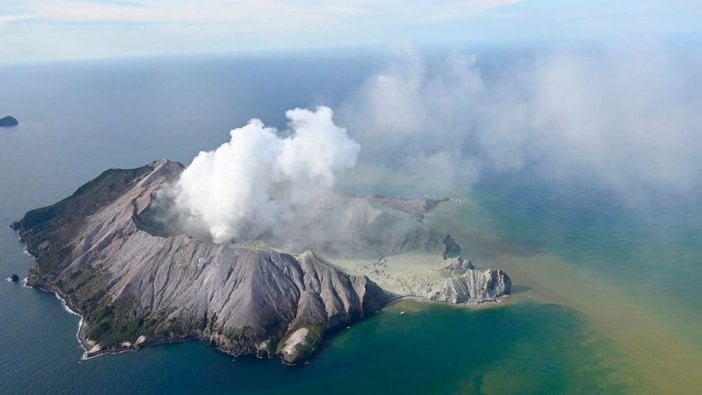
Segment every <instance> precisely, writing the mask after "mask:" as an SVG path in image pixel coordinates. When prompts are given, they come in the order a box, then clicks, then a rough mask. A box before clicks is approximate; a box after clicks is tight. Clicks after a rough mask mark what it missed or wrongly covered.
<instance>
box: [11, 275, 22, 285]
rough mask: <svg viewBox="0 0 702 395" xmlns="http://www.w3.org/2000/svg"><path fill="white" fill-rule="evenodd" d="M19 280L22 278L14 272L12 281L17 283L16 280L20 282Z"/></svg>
mask: <svg viewBox="0 0 702 395" xmlns="http://www.w3.org/2000/svg"><path fill="white" fill-rule="evenodd" d="M19 280H20V278H19V276H18V275H17V274H15V273H12V275H11V276H10V281H12V282H13V283H16V282H19Z"/></svg>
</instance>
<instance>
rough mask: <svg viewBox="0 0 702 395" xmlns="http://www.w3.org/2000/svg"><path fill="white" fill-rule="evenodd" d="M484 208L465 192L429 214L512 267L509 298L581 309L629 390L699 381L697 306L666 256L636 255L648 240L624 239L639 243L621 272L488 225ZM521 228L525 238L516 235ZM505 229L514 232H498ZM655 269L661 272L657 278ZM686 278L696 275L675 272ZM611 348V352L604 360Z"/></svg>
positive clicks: (488, 258) (689, 386)
mask: <svg viewBox="0 0 702 395" xmlns="http://www.w3.org/2000/svg"><path fill="white" fill-rule="evenodd" d="M486 216H487V217H489V213H486V212H484V208H483V207H481V206H480V205H479V204H478V203H476V202H475V201H471V200H468V199H464V200H463V201H462V202H460V203H458V202H456V201H452V202H450V203H447V204H444V205H442V206H440V208H439V209H438V210H436V211H435V212H434V214H433V215H432V217H431V221H432V222H433V223H434V224H435V225H436V226H437V227H443V228H445V229H447V230H449V231H450V232H451V233H452V234H453V235H454V237H455V238H456V240H459V243H461V242H462V243H464V244H465V245H470V246H474V247H475V250H474V251H475V252H477V255H478V256H480V257H481V259H480V261H479V263H480V265H481V266H485V267H499V268H502V269H504V270H505V271H507V272H508V273H509V274H510V276H511V277H512V279H513V281H514V285H515V289H516V292H515V293H514V295H512V297H511V300H510V303H515V304H519V303H523V302H534V303H555V304H558V305H561V306H565V307H567V308H569V309H572V310H574V311H576V312H577V313H578V314H579V315H580V316H582V317H583V319H584V320H585V322H586V324H587V326H588V328H589V329H590V330H591V331H593V333H594V334H596V335H597V336H602V337H604V338H606V339H608V340H609V341H610V343H609V344H608V347H611V348H612V350H614V353H612V354H611V355H605V357H604V359H603V360H601V361H599V363H603V364H616V366H618V368H619V371H618V374H617V380H618V381H620V382H621V383H625V384H627V392H632V393H696V392H698V391H699V389H700V388H702V375H699V374H698V372H700V371H702V352H701V351H702V349H701V348H700V341H701V340H702V339H701V336H702V320H701V317H700V312H699V309H698V308H697V306H696V305H695V304H694V303H693V302H692V301H690V300H688V299H686V298H684V297H681V296H680V295H678V294H676V289H675V288H673V287H671V288H666V282H665V280H668V281H670V282H671V284H675V277H676V273H675V272H672V273H667V275H670V277H672V278H666V277H667V276H666V273H664V272H665V271H666V270H673V271H674V270H675V268H672V269H671V268H670V265H668V267H666V264H665V262H658V263H657V265H658V267H657V268H656V267H654V268H651V267H647V266H646V265H647V262H646V261H645V260H643V259H642V258H641V257H642V256H643V255H645V253H646V251H647V249H649V248H651V246H645V245H641V244H637V243H636V240H629V241H628V243H623V244H624V246H622V248H626V247H629V248H639V249H640V250H638V251H635V253H634V254H632V255H633V256H634V257H635V258H634V259H631V260H630V261H629V262H628V264H629V267H628V268H626V270H624V272H625V273H626V272H627V271H629V272H632V275H631V276H621V273H620V272H619V270H617V269H610V268H607V267H606V266H598V265H597V264H596V263H593V262H590V261H588V259H587V258H584V257H582V256H579V257H578V256H570V257H569V256H568V255H567V254H565V253H563V249H560V250H558V249H556V250H555V251H553V250H549V245H548V244H545V245H539V246H534V245H533V244H534V243H529V241H530V240H529V235H528V234H525V233H524V232H523V230H522V231H519V230H517V231H511V232H510V231H508V232H505V231H504V230H496V229H490V228H491V225H490V224H489V223H490V222H491V221H492V223H493V226H494V223H495V222H494V221H495V219H494V218H486ZM576 225H577V224H576ZM498 233H501V235H498ZM520 235H521V237H525V240H519V237H520ZM505 236H508V237H509V236H512V237H514V239H513V240H511V241H510V240H506V239H504V238H502V237H505ZM599 236H600V237H601V238H602V239H605V238H607V237H608V236H612V237H616V236H617V235H611V234H609V235H608V234H601V235H599ZM536 239H537V240H538V238H536ZM531 241H533V240H531ZM530 244H531V245H530ZM566 247H567V246H566ZM653 247H654V248H655V246H653ZM593 248H594V247H593ZM554 249H555V248H554ZM579 258H580V259H579ZM590 259H592V260H595V259H597V258H594V257H590ZM637 259H639V260H638V261H637ZM599 263H601V262H599ZM623 263H626V262H612V263H611V264H612V265H616V264H623ZM598 268H599V269H598ZM638 270H643V271H653V272H654V274H652V277H654V278H652V279H651V280H652V281H653V284H651V283H647V282H640V281H639V280H638V277H639V276H637V275H635V273H633V272H636V271H638ZM661 272H663V273H661ZM656 274H662V275H663V276H662V278H660V279H657V278H655V275H656ZM685 281H688V282H690V281H692V282H693V283H695V282H696V281H697V280H696V279H695V278H684V279H680V282H681V283H682V282H685ZM656 285H657V286H658V288H657V287H656ZM645 291H649V292H648V293H647V292H645ZM612 356H616V359H612V360H609V358H611V357H612Z"/></svg>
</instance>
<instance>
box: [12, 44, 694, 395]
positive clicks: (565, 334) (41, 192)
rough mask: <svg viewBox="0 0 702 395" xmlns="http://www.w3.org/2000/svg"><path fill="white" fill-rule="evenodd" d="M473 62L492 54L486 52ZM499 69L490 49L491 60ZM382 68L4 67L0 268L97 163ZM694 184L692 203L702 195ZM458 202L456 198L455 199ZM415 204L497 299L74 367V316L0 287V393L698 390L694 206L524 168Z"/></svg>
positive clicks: (325, 64)
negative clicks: (9, 120)
mask: <svg viewBox="0 0 702 395" xmlns="http://www.w3.org/2000/svg"><path fill="white" fill-rule="evenodd" d="M488 58H489V57H488ZM493 59H495V61H499V60H500V59H503V58H502V57H499V56H495V57H493ZM381 62H382V59H380V57H379V56H377V55H373V54H370V55H369V54H361V53H356V52H354V53H350V54H341V53H313V54H300V55H293V54H287V55H280V56H263V55H261V56H249V57H239V58H237V57H212V56H210V57H204V56H203V57H167V58H152V59H130V60H113V61H107V60H105V61H91V62H65V63H55V64H36V65H21V66H1V67H0V87H2V95H0V115H4V114H9V115H13V116H15V117H16V118H17V119H18V120H19V121H20V126H18V127H16V128H12V129H0V224H4V225H3V227H2V228H0V275H1V276H2V277H9V276H10V275H11V274H12V273H18V274H19V275H20V276H21V277H24V276H25V275H26V272H27V270H28V269H29V267H30V265H31V262H32V260H31V257H29V256H27V255H26V254H25V253H24V252H23V247H22V246H21V245H20V244H19V243H18V241H17V236H16V235H15V234H14V232H13V231H12V230H11V229H9V228H7V227H6V226H5V225H9V224H10V223H11V222H13V221H15V220H17V219H19V218H21V216H22V215H23V214H24V213H25V212H26V211H28V210H30V209H33V208H37V207H41V206H45V205H48V204H51V203H53V202H55V201H57V200H59V199H61V198H63V197H65V196H67V195H69V194H70V193H72V192H73V191H74V190H75V189H76V188H78V187H79V186H80V185H82V184H83V183H85V182H87V181H89V180H90V179H92V178H93V177H95V176H97V175H98V174H99V173H100V172H102V171H103V170H105V169H107V168H114V167H119V168H129V167H137V166H140V165H142V164H145V163H148V162H150V161H152V160H155V159H159V158H169V159H174V160H178V161H181V162H183V163H189V161H190V159H191V158H192V157H193V156H194V155H195V154H197V152H198V151H199V150H203V149H212V148H214V147H217V146H218V145H219V144H221V143H222V142H224V141H226V140H228V131H229V130H230V129H232V128H234V127H238V126H240V125H242V124H243V123H244V122H246V121H247V120H248V119H250V118H252V117H258V118H261V119H262V120H264V121H265V122H266V123H269V124H272V125H276V126H279V127H282V126H284V123H285V120H284V117H283V114H284V112H285V110H287V109H290V108H293V107H310V106H314V105H317V104H325V105H329V106H331V107H332V108H335V107H337V106H340V105H342V104H343V103H344V101H345V100H346V98H347V97H349V96H350V95H352V94H353V93H354V91H355V90H356V89H357V88H358V86H360V85H362V83H363V81H364V80H365V79H366V78H367V76H368V75H369V74H370V73H372V72H373V71H374V70H376V69H377V67H378V65H379V64H380V63H381ZM701 195H702V194H697V195H696V196H698V197H699V196H701ZM453 197H454V198H456V197H457V196H453ZM460 198H461V199H459V200H456V199H454V200H452V201H451V202H448V203H447V204H443V205H440V206H439V208H438V209H437V210H436V211H435V212H434V213H432V214H431V215H430V217H429V218H428V220H429V221H431V222H432V223H434V224H436V225H437V226H440V227H444V228H446V229H448V230H450V231H451V233H452V235H454V238H455V239H456V240H457V241H458V242H459V243H460V244H461V245H463V246H464V250H465V251H466V252H467V254H468V256H469V257H470V258H471V259H472V260H473V261H474V262H475V263H476V264H478V265H479V266H484V267H488V266H494V267H499V268H503V269H505V270H506V271H507V273H509V274H510V276H511V277H512V281H513V283H514V293H513V295H512V296H510V297H509V298H507V300H506V301H505V302H504V303H501V304H498V305H487V306H480V307H454V306H445V305H437V304H429V303H419V302H413V301H403V302H401V303H398V304H396V305H393V306H391V307H388V308H386V309H384V310H382V311H381V312H379V313H377V314H375V315H373V316H372V317H370V318H369V319H367V320H365V321H363V322H360V323H358V324H356V325H353V326H352V327H350V328H347V329H342V330H340V331H339V332H337V333H335V334H333V335H332V336H330V337H329V338H328V339H327V341H326V342H325V345H324V347H323V350H322V352H321V353H320V354H319V355H318V357H316V358H315V359H313V360H312V361H310V362H309V363H308V364H306V365H305V366H296V367H288V366H284V365H282V364H281V363H280V362H279V361H278V360H258V359H254V358H233V357H231V356H228V355H226V354H223V353H220V352H218V351H216V350H215V349H214V348H213V347H211V346H210V345H208V344H204V343H199V342H186V343H179V344H170V345H161V346H156V347H147V348H145V349H143V350H140V351H138V352H128V353H122V354H118V355H109V356H101V357H98V358H93V359H89V360H81V354H82V350H81V349H80V347H79V345H78V343H77V341H76V338H75V332H76V329H77V325H78V320H79V318H78V317H77V316H75V315H72V314H70V313H69V312H67V311H66V310H65V309H64V307H63V306H62V304H61V303H60V301H59V300H57V299H56V298H55V297H54V296H53V295H52V294H48V293H45V292H41V291H37V290H34V289H30V288H26V287H22V286H21V285H17V284H12V283H10V282H2V283H1V285H0V325H1V326H0V328H1V330H0V341H1V344H2V345H3V351H2V353H1V354H0V392H1V393H65V394H74V393H134V392H138V393H200V392H202V393H247V394H248V393H280V392H283V391H285V392H286V393H350V394H353V393H355V394H357V393H364V394H368V393H410V394H411V393H468V394H472V393H487V394H495V393H497V394H502V393H515V394H530V393H533V394H545V393H553V394H558V393H586V394H591V393H661V392H667V393H694V392H695V391H696V390H698V388H701V387H699V386H700V385H702V378H701V377H698V372H700V371H702V311H701V310H700V309H699V306H700V303H702V288H700V286H699V285H700V284H701V283H702V265H701V263H702V262H701V261H702V251H700V249H699V246H700V245H702V215H700V210H702V199H700V198H687V199H677V198H674V197H670V196H658V197H656V198H655V199H654V200H653V201H652V202H651V203H650V204H649V205H648V206H647V207H646V208H631V207H629V206H628V205H627V204H626V203H625V202H621V201H619V200H617V199H615V198H613V197H612V196H611V194H610V193H609V192H608V191H607V190H605V189H603V188H599V187H597V186H595V185H588V184H587V183H585V184H583V183H569V184H567V185H563V184H559V185H558V187H557V188H555V187H554V184H553V183H550V182H546V181H542V180H538V179H535V178H534V177H533V176H531V177H530V175H529V174H528V173H527V171H526V170H525V171H524V172H523V173H520V174H514V175H512V176H501V177H494V178H490V177H487V178H486V179H484V180H482V181H480V182H478V183H477V184H476V185H475V186H474V188H473V189H472V192H471V193H470V194H469V195H468V196H460Z"/></svg>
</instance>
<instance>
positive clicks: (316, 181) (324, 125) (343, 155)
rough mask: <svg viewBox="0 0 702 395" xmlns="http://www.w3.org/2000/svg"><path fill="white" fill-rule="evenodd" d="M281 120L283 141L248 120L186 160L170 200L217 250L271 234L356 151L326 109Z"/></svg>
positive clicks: (295, 113) (352, 161) (300, 209)
mask: <svg viewBox="0 0 702 395" xmlns="http://www.w3.org/2000/svg"><path fill="white" fill-rule="evenodd" d="M285 115H286V117H287V119H288V120H289V124H288V126H289V130H287V131H285V133H282V134H281V133H280V132H279V131H277V130H276V129H274V128H271V127H266V126H265V125H264V124H263V122H261V121H260V120H258V119H253V120H251V121H249V123H248V124H247V125H246V126H243V127H241V128H238V129H234V130H232V131H231V132H230V135H231V140H230V141H229V142H228V143H225V144H222V145H221V146H220V147H219V148H217V149H215V150H213V151H202V152H200V153H199V154H198V155H197V156H196V157H195V158H194V159H193V161H192V163H191V164H190V165H189V166H188V167H187V168H186V169H185V170H184V171H183V173H182V175H181V176H180V178H179V180H178V181H177V182H176V183H175V185H173V186H172V190H171V191H170V192H169V194H171V195H173V199H174V203H175V207H176V208H177V209H178V211H179V212H180V213H181V220H183V221H185V223H186V225H185V226H187V227H189V228H190V229H193V228H199V229H204V230H206V231H207V232H208V233H209V235H210V236H211V238H212V239H213V240H214V241H215V242H217V243H222V242H227V241H229V240H231V239H252V238H257V237H259V236H262V235H266V234H270V233H275V232H274V231H275V229H274V228H276V227H285V222H291V221H295V217H296V215H295V214H296V213H298V212H299V213H301V215H302V214H303V213H304V212H305V206H306V205H308V204H309V203H310V202H311V201H312V200H314V199H315V198H316V197H318V196H321V195H324V193H325V191H327V190H329V189H330V188H331V187H333V185H334V181H335V176H336V174H337V173H338V172H340V171H343V170H346V169H349V168H351V167H353V166H354V165H355V164H356V158H357V156H358V153H359V151H360V146H359V145H358V144H357V143H356V142H354V141H353V140H352V139H351V138H349V136H348V135H347V133H346V130H345V129H344V128H342V127H339V126H337V125H336V124H335V123H334V121H333V119H332V116H333V112H332V110H331V109H330V108H328V107H317V109H316V110H315V111H309V110H303V109H299V108H298V109H294V110H290V111H287V112H286V114H285ZM284 135H287V136H288V137H282V136H284Z"/></svg>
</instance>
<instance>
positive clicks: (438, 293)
mask: <svg viewBox="0 0 702 395" xmlns="http://www.w3.org/2000/svg"><path fill="white" fill-rule="evenodd" d="M511 288H512V280H510V278H509V276H507V274H506V273H505V272H503V271H502V270H497V269H487V270H473V269H468V270H466V271H465V273H463V274H459V275H453V276H451V277H450V278H448V279H446V280H444V281H441V282H439V283H437V284H431V285H429V286H428V287H427V288H425V290H424V293H423V295H422V296H424V297H425V298H427V299H430V300H434V301H438V302H448V303H483V302H493V301H496V300H497V298H499V297H500V296H503V295H507V294H509V293H510V291H511Z"/></svg>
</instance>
